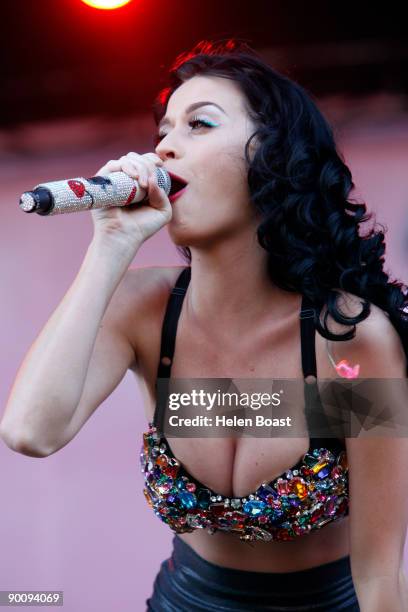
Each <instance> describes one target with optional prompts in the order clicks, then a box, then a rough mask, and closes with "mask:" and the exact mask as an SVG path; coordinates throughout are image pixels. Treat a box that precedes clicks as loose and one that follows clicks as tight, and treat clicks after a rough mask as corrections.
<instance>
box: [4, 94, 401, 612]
mask: <svg viewBox="0 0 408 612" xmlns="http://www.w3.org/2000/svg"><path fill="white" fill-rule="evenodd" d="M322 108H324V109H325V110H326V112H327V114H328V115H329V117H330V118H331V119H332V121H333V122H334V124H335V126H336V130H337V142H338V147H339V149H340V150H341V151H342V152H343V154H344V157H345V161H346V163H347V164H348V165H349V167H350V168H351V171H352V174H353V180H354V183H355V184H356V187H357V189H356V192H355V193H354V194H352V195H353V196H354V197H356V198H358V199H362V200H363V201H365V202H366V203H367V205H368V208H369V210H374V211H377V220H378V221H380V222H382V223H384V224H385V225H386V226H387V228H388V232H387V234H386V242H387V250H386V262H387V272H389V273H390V272H392V274H391V276H392V277H393V278H398V279H400V280H405V282H406V281H407V267H406V261H407V251H408V215H407V201H408V178H407V176H408V172H407V170H408V118H407V117H406V115H401V114H398V113H394V112H393V106H392V99H388V98H385V99H384V98H381V97H380V98H379V99H378V98H377V99H375V98H373V99H371V100H363V101H361V103H360V105H359V103H358V102H357V101H355V100H354V101H352V102H351V103H350V106H348V103H347V101H346V100H341V99H331V100H329V99H328V100H325V101H322ZM350 108H352V109H353V115H352V116H351V115H350V112H349V109H350ZM387 109H388V111H387ZM152 130H153V123H152V119H151V118H150V117H148V116H142V115H141V116H138V117H134V118H133V119H131V120H130V119H127V120H125V119H121V120H119V121H118V122H117V123H113V122H112V121H110V122H109V123H107V122H104V121H103V120H102V119H92V118H91V119H83V120H65V121H61V122H54V123H44V124H43V125H41V124H36V125H31V126H29V125H26V126H25V127H20V128H17V129H15V130H14V132H7V133H5V132H4V133H0V178H1V189H0V210H1V214H2V223H1V230H0V231H1V240H0V249H1V258H0V268H1V286H2V296H1V300H0V316H1V322H2V343H1V352H0V371H1V387H0V402H1V406H2V408H3V410H4V407H5V404H6V400H7V397H8V394H9V392H10V389H11V385H12V382H13V380H14V377H15V375H16V372H17V370H18V367H19V364H20V363H21V361H22V359H23V357H24V355H25V354H26V352H27V350H28V348H29V347H30V345H31V344H32V342H33V341H34V340H35V338H36V336H37V335H38V333H39V332H40V330H41V329H42V327H43V326H44V324H45V323H46V321H47V320H48V318H49V317H50V315H51V313H52V312H53V311H54V309H55V308H56V306H57V305H58V303H59V302H60V301H61V299H62V297H63V296H64V294H65V293H66V291H67V290H68V288H69V286H70V285H71V283H72V282H73V280H74V278H75V275H76V274H77V272H78V270H79V267H80V265H81V262H82V260H83V257H84V255H85V251H86V248H87V246H88V244H89V242H90V240H91V237H92V220H91V217H90V214H89V213H87V212H81V213H77V214H67V215H60V216H55V217H40V216H39V215H27V214H24V213H23V212H22V211H21V210H20V209H19V207H18V199H19V195H20V194H21V192H23V191H25V190H28V189H31V188H32V187H34V185H36V184H37V183H39V182H41V181H47V180H57V179H61V178H70V177H75V176H80V175H83V176H92V175H93V174H94V173H95V172H96V170H97V169H98V168H99V167H100V166H101V165H102V164H104V163H105V162H106V161H107V160H108V159H112V158H117V157H120V156H121V155H123V154H125V153H127V152H128V151H131V150H133V151H137V152H140V153H143V152H147V151H149V150H151V146H150V144H149V143H150V137H151V133H152ZM181 263H182V260H181V258H180V257H179V255H178V254H177V252H176V250H175V247H174V246H173V244H172V243H171V241H170V240H169V237H168V234H167V231H166V229H165V228H164V229H162V230H161V231H160V232H159V233H158V234H156V235H155V236H153V237H152V238H151V239H150V240H149V241H148V242H147V243H145V244H144V245H143V247H142V248H141V250H140V251H139V252H138V254H137V256H136V257H135V259H134V261H133V263H132V267H142V266H153V265H166V266H167V265H180V264H181ZM3 410H1V412H0V414H2V412H3ZM145 428H146V419H145V416H144V409H143V405H142V403H141V397H140V394H139V389H138V387H137V383H136V379H135V378H134V376H133V375H132V374H131V373H130V372H128V373H127V374H126V376H125V378H124V379H123V381H122V382H121V384H120V385H119V387H118V388H117V389H116V390H115V391H114V393H113V394H112V395H111V396H110V397H109V398H108V399H107V400H106V401H105V402H104V403H103V404H102V405H101V406H100V407H99V409H98V410H97V411H96V412H95V414H94V415H93V416H92V417H91V418H90V420H89V421H88V422H87V423H86V424H85V426H84V427H83V428H82V430H81V431H80V432H79V434H78V435H77V436H76V438H75V439H74V440H73V441H71V443H69V444H68V445H67V446H66V447H65V448H63V449H62V450H60V451H59V452H57V453H56V454H54V455H52V456H50V457H48V458H45V459H35V458H30V457H26V456H23V455H19V454H17V453H14V452H12V451H11V450H10V449H9V448H8V447H7V446H6V445H5V444H4V443H3V442H1V441H0V461H1V470H0V487H1V491H2V497H1V520H0V541H1V550H2V554H1V555H0V576H1V579H0V590H11V589H16V590H28V589H33V590H40V589H47V590H63V591H64V610H66V612H78V610H80V611H83V610H89V609H94V610H98V612H112V610H120V611H121V612H134V611H142V610H144V609H145V604H144V602H145V600H146V598H147V597H148V596H149V595H150V593H151V590H152V584H153V580H154V577H155V575H156V573H157V571H158V570H159V565H160V563H161V562H162V561H163V559H165V558H166V557H167V556H168V555H169V552H170V549H171V539H172V533H171V531H170V530H169V529H168V528H167V527H166V526H165V525H163V524H162V523H161V522H160V521H159V519H158V518H156V517H155V516H154V514H153V512H152V511H151V510H150V509H149V508H148V506H147V504H146V502H145V500H144V497H143V493H142V478H141V473H140V468H139V450H140V445H141V441H142V440H141V436H142V432H143V431H144V430H145ZM407 552H408V551H407V550H406V554H405V561H406V568H407ZM406 571H407V569H406Z"/></svg>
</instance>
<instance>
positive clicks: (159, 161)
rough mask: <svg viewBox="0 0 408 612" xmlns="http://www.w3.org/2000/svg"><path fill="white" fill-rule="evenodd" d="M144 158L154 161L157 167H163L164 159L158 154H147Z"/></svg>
mask: <svg viewBox="0 0 408 612" xmlns="http://www.w3.org/2000/svg"><path fill="white" fill-rule="evenodd" d="M144 157H149V159H152V160H153V162H154V163H155V164H156V165H159V166H162V165H163V160H162V158H161V157H159V156H158V155H157V154H156V153H145V154H144Z"/></svg>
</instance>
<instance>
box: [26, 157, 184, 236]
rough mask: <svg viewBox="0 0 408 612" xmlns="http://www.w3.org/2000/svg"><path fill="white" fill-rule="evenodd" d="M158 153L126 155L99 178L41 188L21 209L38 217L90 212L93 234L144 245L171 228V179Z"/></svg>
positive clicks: (48, 184)
mask: <svg viewBox="0 0 408 612" xmlns="http://www.w3.org/2000/svg"><path fill="white" fill-rule="evenodd" d="M162 164H163V162H162V160H161V158H160V157H159V156H158V155H156V154H155V153H145V154H143V155H139V154H137V153H133V152H132V153H128V154H127V155H124V156H123V157H121V158H120V159H118V160H111V161H109V162H108V163H107V164H105V165H104V166H103V167H102V168H100V170H98V172H97V173H96V176H94V177H92V178H90V179H84V178H82V177H80V178H76V179H70V180H64V181H54V182H50V183H42V184H40V185H38V186H37V187H36V189H35V190H34V191H31V192H25V193H23V194H22V196H21V198H20V208H21V209H22V210H24V211H25V212H37V213H38V214H40V215H55V214H62V213H69V212H76V211H81V210H90V211H91V213H92V217H93V221H94V229H95V233H108V234H110V235H111V236H112V235H115V234H118V235H120V236H121V237H122V238H123V236H125V237H127V238H130V239H131V240H132V242H133V241H134V240H135V239H136V240H137V241H139V242H140V241H142V242H143V241H144V240H146V239H147V238H149V237H150V236H151V235H152V234H154V233H155V232H156V231H158V230H159V229H160V228H161V227H162V226H163V225H165V224H166V223H168V222H169V221H170V219H171V217H172V208H171V204H170V201H169V199H168V197H167V196H168V194H169V193H170V189H171V179H170V176H169V174H168V173H167V171H166V170H165V169H164V168H161V167H160V166H162Z"/></svg>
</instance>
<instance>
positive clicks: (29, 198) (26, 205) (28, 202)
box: [20, 191, 37, 212]
mask: <svg viewBox="0 0 408 612" xmlns="http://www.w3.org/2000/svg"><path fill="white" fill-rule="evenodd" d="M36 205H37V204H36V201H35V199H34V196H33V195H32V194H31V193H29V192H28V191H26V192H25V193H23V195H22V196H21V198H20V208H21V210H24V212H31V211H32V210H34V209H35V207H36Z"/></svg>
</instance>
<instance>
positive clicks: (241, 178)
mask: <svg viewBox="0 0 408 612" xmlns="http://www.w3.org/2000/svg"><path fill="white" fill-rule="evenodd" d="M247 173H248V170H247V165H246V161H245V157H244V153H243V145H240V146H239V147H237V146H232V145H231V146H228V147H225V146H224V147H223V148H222V149H221V150H220V148H217V152H216V153H214V152H212V154H211V155H210V156H208V157H207V159H206V160H202V164H201V166H200V177H199V179H200V180H199V186H200V188H203V193H204V192H205V193H206V194H211V196H212V197H213V198H216V199H217V200H232V201H235V202H236V201H237V199H238V200H239V201H240V200H242V199H245V200H248V198H249V188H248V179H247Z"/></svg>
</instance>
